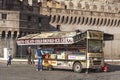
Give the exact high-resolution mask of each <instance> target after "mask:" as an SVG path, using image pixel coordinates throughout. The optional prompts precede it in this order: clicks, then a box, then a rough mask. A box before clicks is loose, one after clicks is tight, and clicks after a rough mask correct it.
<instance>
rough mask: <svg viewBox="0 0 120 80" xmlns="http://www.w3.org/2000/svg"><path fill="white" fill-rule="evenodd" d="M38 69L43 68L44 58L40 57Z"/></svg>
mask: <svg viewBox="0 0 120 80" xmlns="http://www.w3.org/2000/svg"><path fill="white" fill-rule="evenodd" d="M38 70H42V58H41V57H39V58H38Z"/></svg>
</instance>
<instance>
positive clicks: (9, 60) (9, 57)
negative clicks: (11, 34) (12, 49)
mask: <svg viewBox="0 0 120 80" xmlns="http://www.w3.org/2000/svg"><path fill="white" fill-rule="evenodd" d="M11 61H12V55H11V54H8V59H7V66H8V65H11Z"/></svg>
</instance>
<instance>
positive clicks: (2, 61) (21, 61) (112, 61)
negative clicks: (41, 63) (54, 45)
mask: <svg viewBox="0 0 120 80" xmlns="http://www.w3.org/2000/svg"><path fill="white" fill-rule="evenodd" d="M34 61H35V62H36V61H37V60H36V59H35V60H34ZM0 62H1V63H6V60H5V59H4V58H0ZM12 62H13V63H27V59H13V60H12ZM105 62H106V63H109V64H116V65H120V60H105Z"/></svg>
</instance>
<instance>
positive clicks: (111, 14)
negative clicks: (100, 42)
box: [40, 0, 120, 59]
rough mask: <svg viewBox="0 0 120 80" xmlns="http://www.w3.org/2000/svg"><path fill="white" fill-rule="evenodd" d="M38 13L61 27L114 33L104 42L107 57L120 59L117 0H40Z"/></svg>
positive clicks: (119, 28) (57, 26) (119, 1)
mask: <svg viewBox="0 0 120 80" xmlns="http://www.w3.org/2000/svg"><path fill="white" fill-rule="evenodd" d="M40 14H44V15H48V16H50V26H54V27H55V28H56V29H58V30H60V31H75V30H78V29H79V30H81V31H84V30H87V29H93V30H100V31H103V32H105V33H109V34H113V35H114V40H112V41H108V42H105V47H104V53H105V58H106V59H120V49H119V47H120V46H119V45H120V0H41V7H40Z"/></svg>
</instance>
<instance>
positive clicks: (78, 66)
mask: <svg viewBox="0 0 120 80" xmlns="http://www.w3.org/2000/svg"><path fill="white" fill-rule="evenodd" d="M73 70H74V72H77V73H79V72H81V71H82V65H81V64H80V63H79V62H76V63H75V64H74V66H73Z"/></svg>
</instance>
